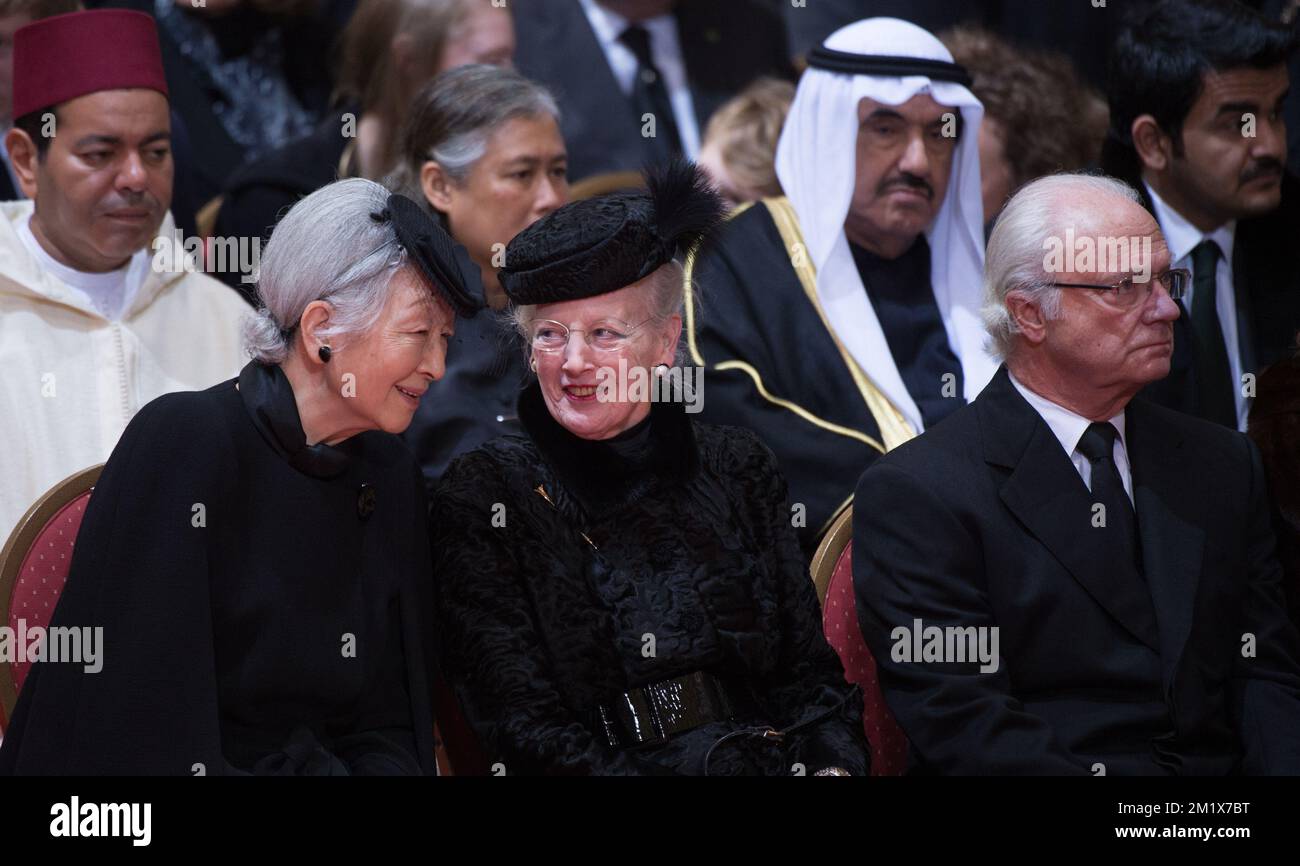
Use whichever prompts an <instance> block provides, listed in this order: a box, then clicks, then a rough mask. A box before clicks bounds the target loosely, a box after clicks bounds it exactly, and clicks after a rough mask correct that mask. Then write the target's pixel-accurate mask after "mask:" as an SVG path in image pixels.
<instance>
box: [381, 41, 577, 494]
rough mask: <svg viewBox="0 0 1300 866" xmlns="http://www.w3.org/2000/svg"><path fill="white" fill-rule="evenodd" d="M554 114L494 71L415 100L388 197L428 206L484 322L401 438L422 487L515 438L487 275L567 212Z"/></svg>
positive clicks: (473, 325) (518, 370)
mask: <svg viewBox="0 0 1300 866" xmlns="http://www.w3.org/2000/svg"><path fill="white" fill-rule="evenodd" d="M566 165H567V157H566V152H565V148H564V139H563V138H562V137H561V136H560V126H559V110H558V109H557V108H556V106H555V100H554V99H553V98H552V97H551V95H550V94H549V93H548V92H547V91H546V90H545V89H544V88H542V87H541V86H540V85H537V84H534V83H533V82H531V81H529V80H528V79H527V78H524V77H523V76H522V75H520V74H519V73H517V72H513V71H511V70H509V69H501V68H498V67H495V66H484V65H475V66H464V67H461V68H459V69H455V70H452V71H450V72H444V73H442V74H441V75H439V76H438V77H437V78H436V79H434V80H433V82H432V83H431V84H430V85H429V86H428V87H426V88H425V89H424V90H423V91H421V92H420V94H419V95H418V96H417V97H416V99H415V103H414V104H413V105H412V107H411V114H410V117H409V118H408V120H407V123H406V128H405V130H404V132H403V135H402V165H401V168H400V169H399V170H398V171H397V173H396V174H395V175H394V176H392V177H391V178H390V184H389V185H390V186H392V187H393V188H394V189H401V190H403V191H404V192H406V194H407V195H409V196H411V197H412V198H415V199H421V200H423V201H424V202H426V204H427V206H428V208H429V210H430V212H432V213H434V214H436V215H437V216H438V218H439V219H440V220H442V223H443V226H444V227H445V228H446V229H447V232H448V233H449V234H450V235H451V236H452V237H453V238H455V239H456V241H457V242H458V243H461V244H464V245H465V249H466V250H467V251H468V252H469V255H470V257H471V258H472V259H473V260H474V262H475V263H476V264H477V265H478V266H479V268H480V270H481V271H482V274H483V288H484V294H485V295H486V300H487V303H488V305H489V306H490V307H491V308H492V310H491V311H490V312H489V313H488V314H487V315H484V316H479V317H478V318H476V319H475V320H474V321H473V322H468V323H466V327H464V328H462V329H461V330H460V332H459V333H458V334H457V335H456V343H457V348H456V351H455V353H454V357H453V359H452V360H451V362H450V363H449V364H448V366H447V375H446V376H445V377H444V378H443V380H442V381H441V382H439V383H438V384H437V385H435V386H434V387H433V388H431V389H430V391H429V394H428V396H427V397H426V398H425V399H424V400H423V401H422V403H421V404H420V409H419V411H418V412H417V413H416V415H415V420H414V421H412V422H411V426H410V428H408V430H407V431H406V434H405V436H404V438H405V439H406V443H407V445H408V446H410V448H411V450H412V451H413V452H415V455H416V457H417V459H418V460H419V461H420V466H421V468H422V469H423V470H424V475H425V479H426V481H427V483H428V484H429V485H430V488H431V489H432V486H433V485H434V484H436V483H437V480H438V478H439V477H440V476H441V475H442V473H443V470H445V469H446V467H447V464H448V463H449V462H450V461H451V459H452V458H453V457H456V456H457V455H459V454H462V453H464V452H466V451H471V450H473V449H474V448H477V447H478V446H479V445H482V444H483V443H484V442H486V441H487V440H489V439H491V438H493V437H495V436H500V435H502V434H505V433H518V432H519V424H518V419H517V418H516V417H515V400H516V399H517V398H518V397H519V391H520V390H521V389H522V388H523V386H524V382H525V379H526V378H527V374H528V371H527V370H526V369H525V368H524V355H523V352H521V351H520V349H519V344H518V341H517V340H516V339H515V335H514V334H513V332H512V330H511V327H510V323H509V322H508V321H507V319H506V318H505V317H504V316H502V315H500V313H499V311H501V310H502V309H503V308H504V307H505V305H506V297H505V293H504V292H502V290H501V285H500V283H498V281H497V276H496V269H497V268H498V267H500V266H501V265H502V264H504V262H503V261H502V259H503V257H504V251H505V248H506V244H507V243H509V241H510V239H511V238H513V237H514V236H515V235H517V234H519V232H521V231H523V230H524V229H525V228H527V227H528V226H530V225H531V224H532V223H533V222H535V221H536V220H538V219H540V218H541V217H543V216H545V215H546V214H548V213H550V212H551V211H553V210H555V209H556V208H557V207H559V206H560V205H562V204H564V203H565V202H567V201H568V200H569V184H568V181H567V179H566V172H567V167H566Z"/></svg>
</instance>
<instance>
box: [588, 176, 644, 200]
mask: <svg viewBox="0 0 1300 866" xmlns="http://www.w3.org/2000/svg"><path fill="white" fill-rule="evenodd" d="M626 189H634V190H640V189H645V178H644V177H642V176H641V172H639V171H611V172H607V173H605V174H593V175H590V176H589V177H584V178H583V179H582V180H580V181H577V182H576V183H574V184H573V186H571V187H569V198H571V199H573V200H574V201H577V200H579V199H584V198H591V197H593V196H598V195H605V194H606V193H610V192H619V191H620V190H626Z"/></svg>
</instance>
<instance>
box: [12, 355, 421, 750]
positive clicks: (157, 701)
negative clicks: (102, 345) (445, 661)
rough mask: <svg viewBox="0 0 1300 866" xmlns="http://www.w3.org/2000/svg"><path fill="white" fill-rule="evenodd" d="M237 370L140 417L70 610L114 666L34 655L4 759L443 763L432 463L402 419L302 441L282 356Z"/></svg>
mask: <svg viewBox="0 0 1300 866" xmlns="http://www.w3.org/2000/svg"><path fill="white" fill-rule="evenodd" d="M238 382H239V389H238V390H236V388H235V380H232V381H228V382H224V383H222V384H220V385H216V386H214V387H212V388H210V389H208V390H206V391H201V392H192V393H176V394H168V395H166V396H163V397H160V398H158V399H157V400H154V401H153V402H151V403H150V404H148V405H147V406H145V407H144V408H143V409H142V410H140V412H139V414H138V415H136V417H135V419H134V420H133V421H132V422H131V424H130V425H129V426H128V427H127V429H126V432H125V433H124V434H123V436H122V439H121V441H120V442H119V443H118V446H117V447H116V448H115V449H114V451H113V454H112V456H111V457H110V458H109V460H108V464H107V465H106V466H105V467H104V472H103V475H102V476H101V478H100V481H99V484H98V485H97V486H96V488H95V492H94V495H93V496H92V497H91V499H90V505H89V507H88V508H87V510H86V516H85V520H84V522H83V523H82V527H81V531H80V534H79V535H78V536H77V544H76V548H75V552H74V554H73V561H72V569H71V572H70V574H69V577H68V582H67V585H66V587H65V588H64V591H63V595H62V597H61V599H60V601H59V605H58V608H57V609H56V610H55V612H54V620H53V624H54V625H56V626H57V625H65V626H72V627H96V626H101V627H103V629H104V631H103V652H102V662H103V669H102V670H101V671H99V672H98V673H85V672H84V671H83V666H82V665H79V664H67V663H58V664H54V663H49V662H43V663H38V664H36V665H34V666H33V667H32V669H31V673H30V675H29V676H28V678H27V681H26V682H25V684H24V686H23V690H22V694H21V695H20V696H19V699H18V706H17V709H16V711H15V713H14V718H13V723H12V725H11V726H10V728H9V729H8V730H7V731H5V737H4V745H3V748H0V774H10V773H20V774H77V775H97V774H107V775H137V774H150V775H152V774H159V775H191V774H197V773H200V772H201V773H202V774H204V775H222V774H238V773H247V772H252V773H255V774H276V775H286V774H331V775H342V774H398V773H401V774H407V773H409V774H415V773H420V772H424V773H431V772H433V745H432V734H433V720H432V716H431V711H430V706H431V703H430V695H429V686H428V677H427V676H426V671H428V670H430V669H431V665H432V659H431V658H430V657H427V656H426V655H425V648H427V647H429V646H430V642H429V641H428V639H427V637H428V634H429V626H430V616H429V614H431V612H432V598H431V597H430V593H429V588H428V585H429V568H430V563H429V553H428V536H427V533H426V531H425V510H424V505H425V497H424V485H423V484H422V483H421V480H420V474H419V471H418V470H417V469H416V467H415V464H414V461H412V459H411V456H410V453H409V452H407V450H406V449H405V448H404V447H402V444H401V442H400V441H399V440H398V439H397V438H396V437H394V436H389V435H387V434H384V433H378V432H372V433H362V434H360V435H358V436H354V437H352V438H351V439H349V440H347V441H346V442H344V443H342V444H341V445H339V446H338V447H337V448H333V449H324V450H323V451H317V450H316V449H308V448H304V447H302V446H303V442H302V428H301V426H300V422H299V420H298V414H297V409H296V406H295V403H294V398H293V392H292V390H291V389H290V387H289V383H288V380H287V379H285V378H284V374H283V373H281V372H280V370H279V368H278V367H272V368H267V367H261V366H260V365H258V364H249V365H248V366H247V367H245V368H244V371H243V373H241V375H240V378H239V380H238ZM295 439H296V441H295ZM362 485H368V486H369V488H370V489H372V490H373V491H374V497H373V508H372V509H370V510H369V511H368V510H367V509H366V508H365V507H364V506H365V504H366V502H365V500H368V499H369V498H370V497H369V496H363V495H362V493H361V488H362ZM199 506H202V508H201V509H200V508H199ZM200 524H201V525H200ZM349 646H350V647H352V649H349ZM199 764H201V765H202V770H198V769H196V765H199Z"/></svg>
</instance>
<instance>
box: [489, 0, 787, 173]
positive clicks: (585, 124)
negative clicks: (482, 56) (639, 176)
mask: <svg viewBox="0 0 1300 866" xmlns="http://www.w3.org/2000/svg"><path fill="white" fill-rule="evenodd" d="M511 9H512V11H513V12H514V16H515V32H516V33H517V34H518V37H519V47H518V49H517V50H516V53H515V65H516V66H518V67H519V71H520V72H522V73H524V74H525V75H527V76H528V77H529V78H532V79H534V80H535V81H538V82H540V83H542V84H545V85H546V86H547V87H548V88H550V89H551V91H552V92H553V93H554V94H555V98H556V99H557V100H558V102H559V104H560V127H561V131H562V132H563V134H564V142H565V145H566V146H567V147H568V151H569V177H570V178H573V179H575V180H580V179H582V178H584V177H588V176H589V175H593V174H601V173H603V172H611V171H637V170H640V168H641V166H642V163H643V162H644V160H645V158H646V151H645V149H644V140H643V139H642V137H641V120H640V118H639V116H638V115H637V113H636V112H635V111H634V109H633V105H632V102H631V100H630V99H628V97H627V96H625V95H624V93H623V91H622V90H620V89H619V86H618V82H617V80H615V78H614V73H613V72H612V71H611V70H610V68H609V62H608V61H607V60H606V59H605V53H604V52H603V51H602V50H601V48H600V43H599V41H598V40H597V39H596V34H595V33H593V32H592V30H591V24H590V23H589V22H588V21H587V16H586V15H585V14H584V13H583V11H582V6H581V5H580V4H579V3H578V0H545V2H538V3H515V4H512V5H511ZM675 14H676V16H677V33H678V38H679V40H680V42H681V46H682V57H683V59H684V60H685V63H686V77H687V80H688V83H689V86H690V90H691V97H692V100H693V102H694V105H695V117H696V121H697V122H698V124H699V127H700V139H701V141H703V138H704V127H705V125H706V124H707V123H708V121H709V118H710V117H712V116H713V112H715V111H717V109H718V107H719V106H720V105H722V103H723V102H725V101H727V100H728V99H730V98H731V97H732V96H735V95H736V94H737V93H739V92H740V91H741V90H742V89H744V87H745V86H746V85H747V84H749V83H750V82H751V81H753V80H754V79H755V78H758V77H759V76H762V75H772V76H777V77H781V78H789V77H791V74H792V73H791V69H790V62H789V55H788V46H787V40H786V35H785V24H784V22H783V21H782V20H781V16H780V14H779V13H777V12H776V10H774V9H772V8H771V7H770V5H768V4H766V3H760V2H755V0H728V2H726V3H718V2H715V0H681V2H679V3H678V4H677V9H676V13H675Z"/></svg>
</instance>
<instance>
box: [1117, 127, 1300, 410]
mask: <svg viewBox="0 0 1300 866" xmlns="http://www.w3.org/2000/svg"><path fill="white" fill-rule="evenodd" d="M1102 168H1103V169H1104V170H1105V171H1106V173H1107V174H1111V175H1113V176H1115V177H1118V178H1120V179H1121V180H1123V181H1125V182H1126V183H1129V184H1131V185H1132V186H1133V187H1134V188H1136V189H1137V191H1138V193H1139V194H1140V195H1141V196H1142V205H1143V207H1145V208H1146V209H1147V210H1148V211H1151V212H1152V214H1154V213H1155V211H1154V210H1153V208H1152V205H1151V197H1150V196H1149V195H1148V193H1147V188H1146V185H1145V184H1144V183H1143V182H1142V178H1141V177H1140V176H1139V174H1138V172H1137V171H1136V169H1135V168H1134V166H1133V163H1132V157H1131V155H1130V154H1128V153H1126V152H1124V151H1123V149H1122V148H1118V147H1116V146H1115V143H1114V142H1112V141H1108V142H1107V145H1106V152H1105V154H1104V156H1103V159H1102ZM1297 241H1300V178H1297V177H1296V176H1295V175H1293V174H1289V173H1288V174H1287V175H1286V176H1285V177H1284V178H1283V180H1282V203H1281V205H1279V206H1278V208H1277V209H1276V210H1274V211H1273V212H1271V213H1268V214H1265V215H1264V216H1260V217H1253V218H1251V219H1245V220H1241V221H1240V222H1238V223H1237V234H1236V240H1235V242H1234V247H1233V253H1232V285H1233V292H1234V293H1235V295H1236V310H1235V311H1234V313H1235V315H1236V319H1237V343H1238V346H1239V349H1240V352H1241V370H1242V372H1243V373H1255V374H1256V375H1258V374H1259V373H1262V372H1263V371H1264V370H1265V369H1267V368H1268V366H1269V365H1271V364H1275V363H1277V362H1278V361H1281V360H1283V359H1284V358H1289V357H1290V356H1291V355H1293V354H1294V353H1295V351H1296V333H1297V331H1300V255H1297V254H1296V243H1297ZM1178 307H1179V310H1180V311H1181V313H1182V315H1180V316H1179V317H1178V320H1177V321H1176V322H1174V355H1173V358H1172V359H1171V360H1170V367H1169V375H1168V376H1166V377H1165V378H1164V379H1162V380H1160V381H1159V382H1153V383H1152V384H1150V385H1148V386H1147V387H1146V389H1144V391H1143V392H1142V396H1143V397H1145V398H1147V399H1148V400H1152V401H1154V402H1156V403H1159V404H1160V405H1162V406H1168V407H1169V408H1171V409H1177V410H1179V411H1180V412H1187V413H1188V414H1191V415H1198V416H1199V415H1201V405H1200V402H1201V401H1200V395H1199V393H1198V387H1197V382H1196V360H1195V354H1194V344H1193V341H1192V327H1191V316H1190V314H1189V311H1188V309H1187V308H1186V307H1185V306H1183V304H1182V302H1181V301H1180V302H1179V304H1178ZM1224 312H1225V311H1223V310H1220V311H1219V315H1220V316H1222V315H1224ZM1228 351H1229V352H1231V351H1232V347H1231V346H1230V347H1228Z"/></svg>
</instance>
